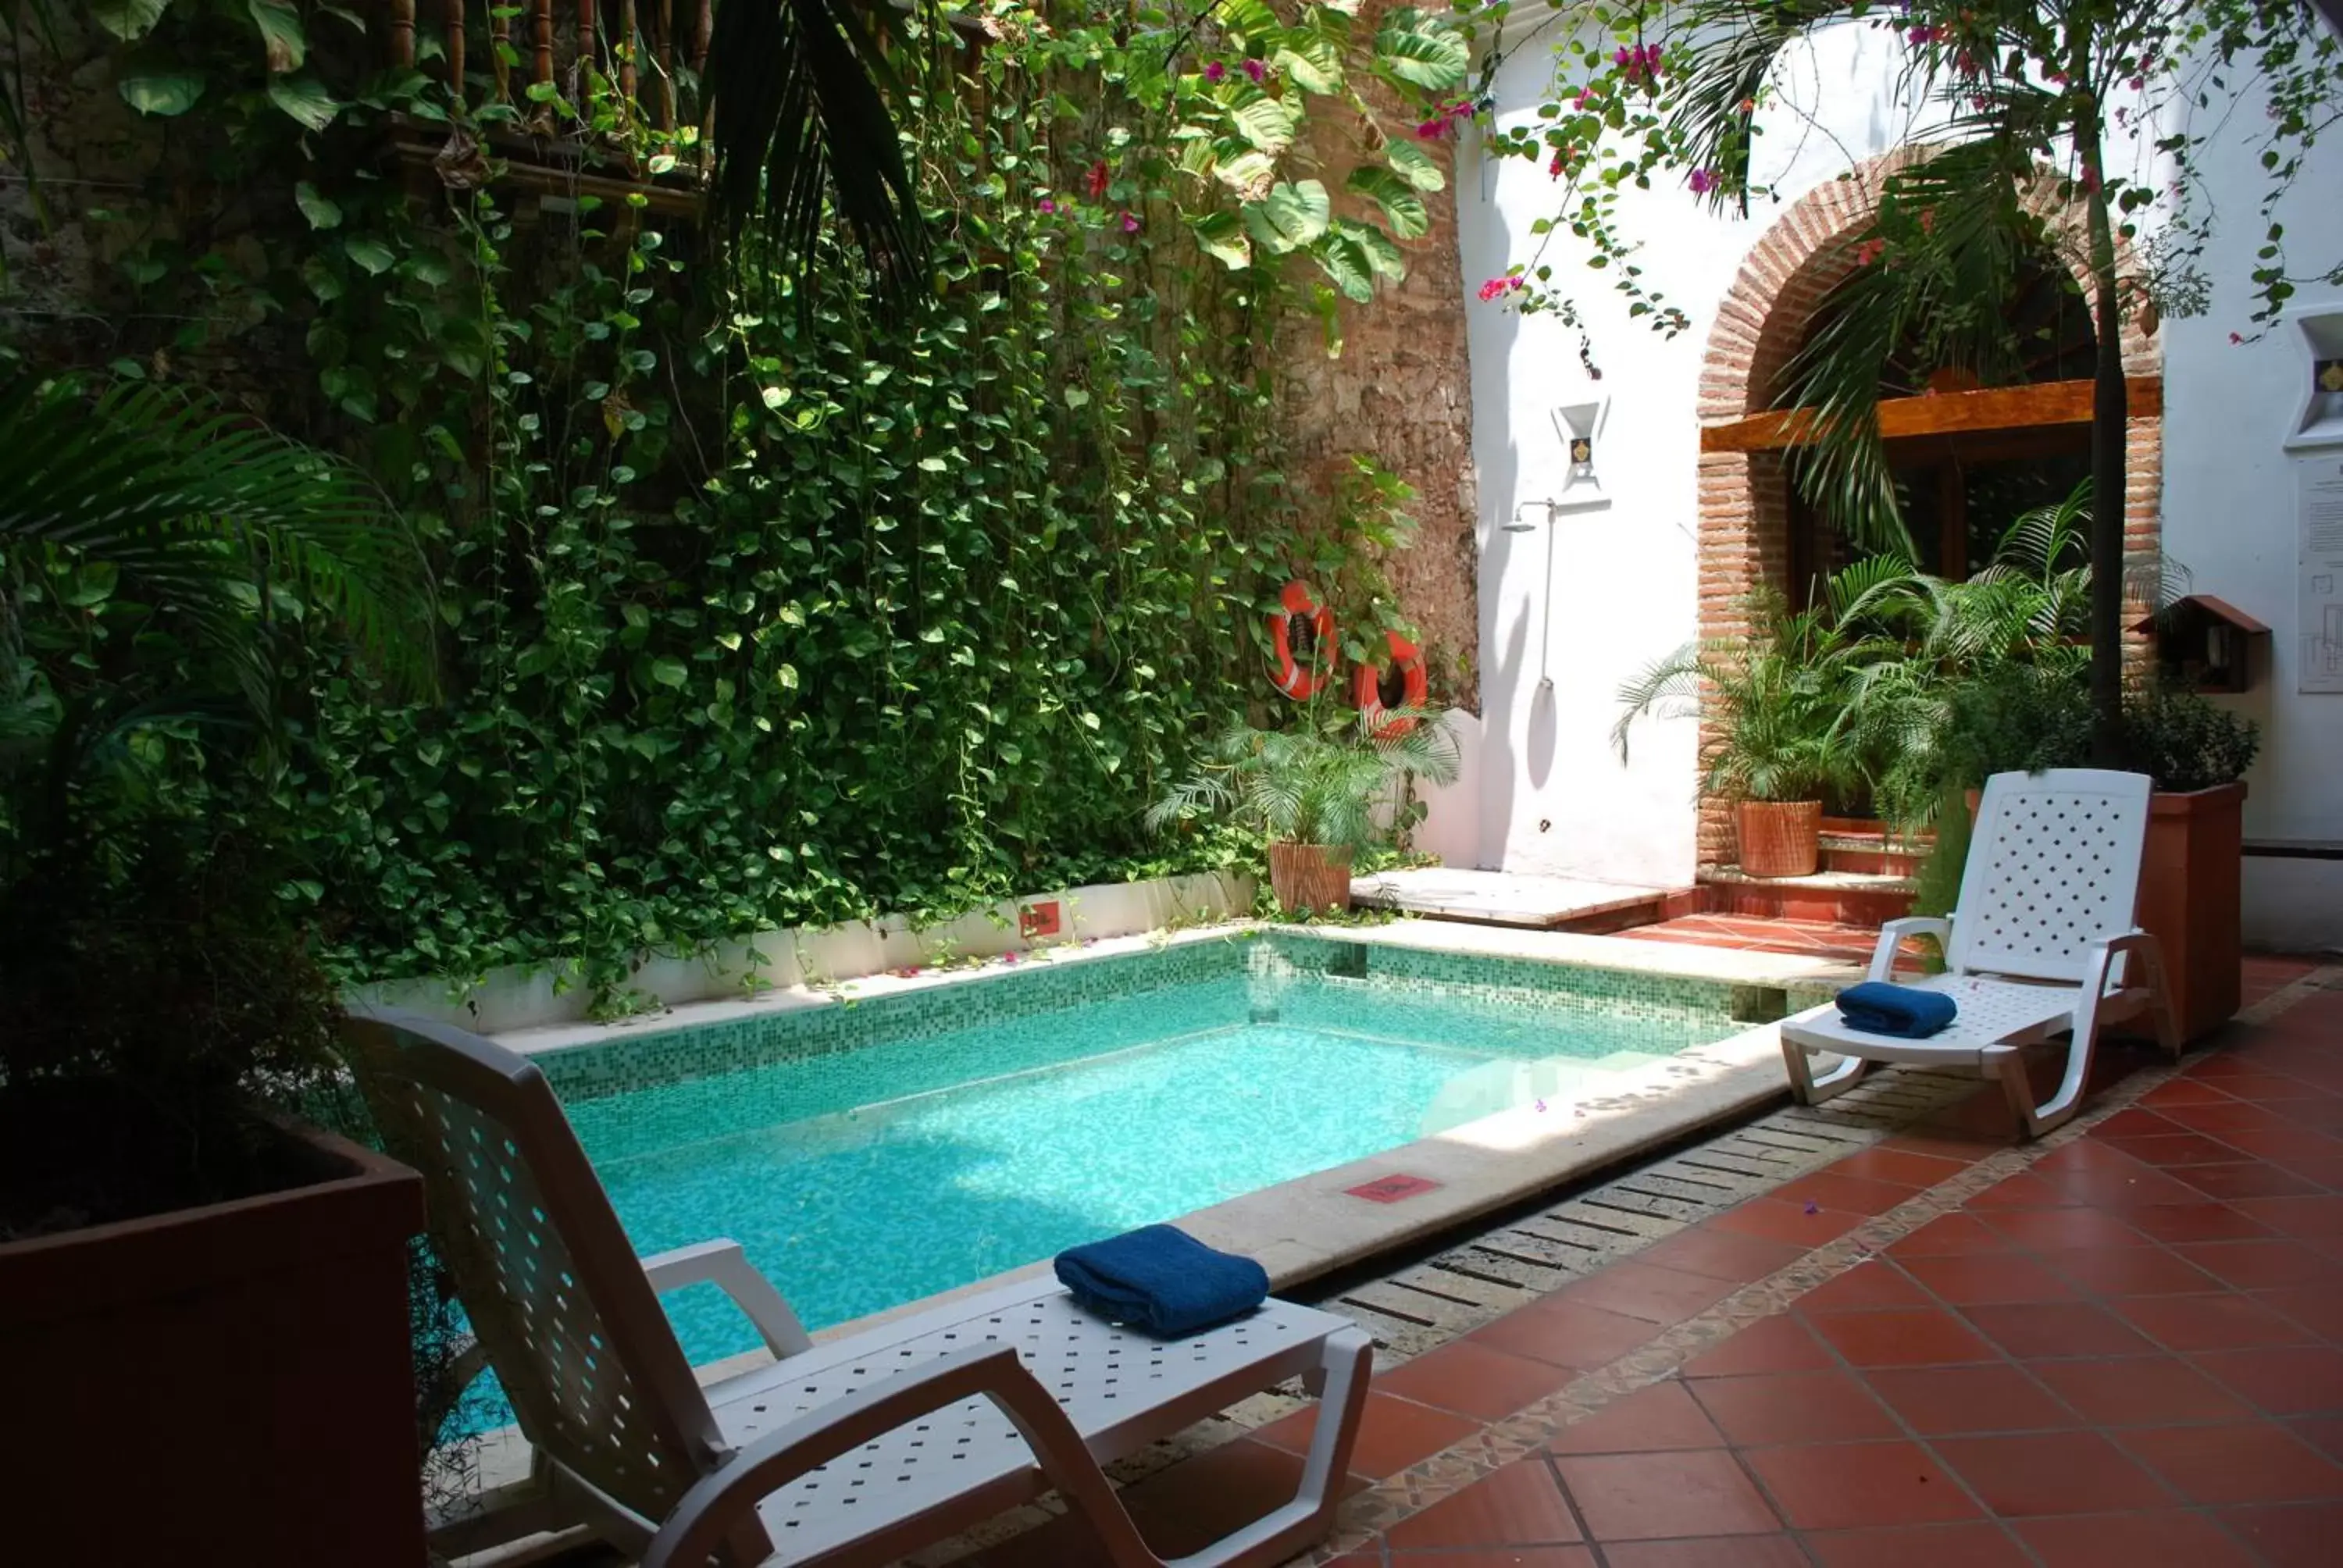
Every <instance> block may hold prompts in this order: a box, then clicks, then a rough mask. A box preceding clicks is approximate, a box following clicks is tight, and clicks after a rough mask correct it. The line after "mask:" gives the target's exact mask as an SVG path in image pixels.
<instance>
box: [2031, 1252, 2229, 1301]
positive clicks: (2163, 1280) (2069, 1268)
mask: <svg viewBox="0 0 2343 1568" xmlns="http://www.w3.org/2000/svg"><path fill="white" fill-rule="evenodd" d="M2036 1256H2037V1257H2039V1258H2040V1259H2041V1260H2042V1261H2044V1262H2045V1263H2046V1264H2048V1265H2049V1266H2050V1267H2051V1268H2053V1269H2055V1270H2056V1271H2058V1272H2059V1273H2060V1274H2062V1275H2064V1276H2065V1277H2066V1278H2067V1279H2068V1280H2071V1281H2073V1282H2074V1283H2075V1284H2077V1286H2079V1287H2081V1288H2082V1289H2083V1290H2085V1291H2087V1292H2090V1293H2091V1294H2092V1295H2095V1296H2172V1295H2186V1294H2189V1293H2191V1292H2211V1291H2217V1290H2219V1289H2220V1288H2221V1286H2220V1282H2219V1281H2217V1280H2216V1279H2214V1278H2213V1276H2212V1275H2210V1274H2208V1273H2207V1272H2205V1271H2204V1270H2202V1269H2199V1268H2197V1266H2196V1265H2195V1264H2193V1263H2190V1262H2189V1261H2187V1259H2185V1258H2181V1257H2178V1256H2176V1255H2175V1254H2174V1253H2172V1252H2169V1251H2166V1250H2165V1249H2164V1248H2162V1247H2091V1248H2086V1249H2084V1250H2083V1251H2045V1252H2039V1253H2036Z"/></svg>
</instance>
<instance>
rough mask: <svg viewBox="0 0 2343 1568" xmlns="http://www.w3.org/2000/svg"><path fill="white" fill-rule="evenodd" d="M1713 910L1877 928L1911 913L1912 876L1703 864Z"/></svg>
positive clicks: (1712, 911)
mask: <svg viewBox="0 0 2343 1568" xmlns="http://www.w3.org/2000/svg"><path fill="white" fill-rule="evenodd" d="M1699 876H1700V882H1701V885H1702V886H1703V887H1704V888H1706V889H1707V890H1708V893H1709V899H1710V904H1709V910H1710V912H1711V913H1714V914H1720V915H1754V916H1757V917H1759V918H1763V919H1773V920H1816V921H1821V922H1823V923H1825V924H1828V925H1841V926H1865V927H1869V928H1871V929H1873V930H1876V929H1878V927H1879V926H1880V925H1881V924H1882V923H1883V922H1884V921H1887V920H1896V919H1897V918H1898V917H1900V916H1903V915H1908V914H1910V913H1911V912H1912V890H1913V889H1912V879H1910V878H1909V877H1899V876H1888V875H1882V874H1879V873H1875V872H1865V871H1817V872H1815V874H1814V875H1812V876H1810V877H1753V876H1750V875H1749V874H1748V873H1746V872H1745V871H1744V870H1742V869H1741V868H1740V867H1738V866H1703V867H1702V868H1701V869H1700V872H1699Z"/></svg>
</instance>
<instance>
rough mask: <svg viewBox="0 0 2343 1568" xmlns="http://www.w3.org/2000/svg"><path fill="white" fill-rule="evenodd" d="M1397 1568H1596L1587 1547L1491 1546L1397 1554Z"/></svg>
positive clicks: (1394, 1560) (1395, 1559) (1392, 1558)
mask: <svg viewBox="0 0 2343 1568" xmlns="http://www.w3.org/2000/svg"><path fill="white" fill-rule="evenodd" d="M1391 1561H1392V1564H1393V1568H1595V1563H1594V1553H1592V1552H1589V1551H1588V1550H1587V1549H1586V1548H1585V1547H1584V1546H1489V1547H1483V1548H1482V1549H1481V1550H1479V1551H1476V1552H1393V1553H1392V1554H1391Z"/></svg>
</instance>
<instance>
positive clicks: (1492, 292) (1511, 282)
mask: <svg viewBox="0 0 2343 1568" xmlns="http://www.w3.org/2000/svg"><path fill="white" fill-rule="evenodd" d="M1528 286H1529V279H1528V278H1525V277H1517V276H1501V277H1493V278H1491V279H1489V281H1488V282H1486V283H1484V284H1483V285H1482V286H1481V303H1482V304H1483V305H1486V304H1488V303H1489V301H1491V300H1493V299H1502V298H1503V297H1505V296H1506V295H1508V294H1512V293H1513V292H1515V291H1516V290H1518V289H1523V288H1527V287H1528Z"/></svg>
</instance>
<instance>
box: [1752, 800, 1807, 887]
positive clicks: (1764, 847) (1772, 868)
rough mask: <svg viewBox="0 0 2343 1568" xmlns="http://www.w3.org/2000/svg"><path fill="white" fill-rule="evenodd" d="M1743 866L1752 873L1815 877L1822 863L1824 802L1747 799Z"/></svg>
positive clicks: (1753, 875)
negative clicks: (1816, 870)
mask: <svg viewBox="0 0 2343 1568" xmlns="http://www.w3.org/2000/svg"><path fill="white" fill-rule="evenodd" d="M1738 820H1739V825H1740V831H1741V869H1742V871H1743V872H1744V873H1745V874H1746V875H1748V876H1752V877H1811V876H1813V875H1814V874H1815V867H1816V866H1818V865H1820V864H1821V863H1822V828H1823V803H1822V802H1821V801H1819V800H1744V801H1742V802H1741V806H1740V810H1739V812H1738Z"/></svg>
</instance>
